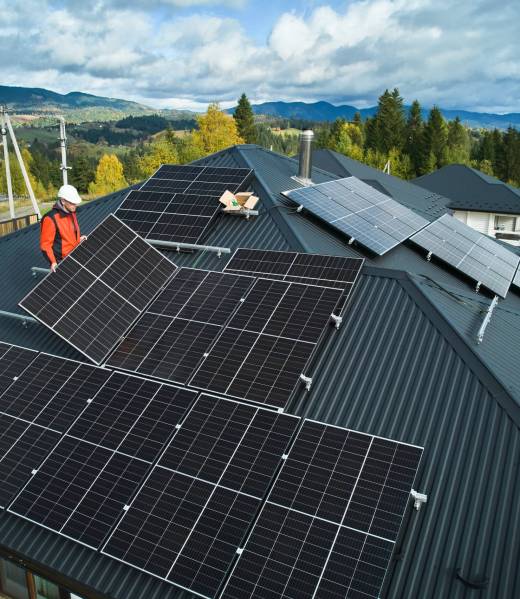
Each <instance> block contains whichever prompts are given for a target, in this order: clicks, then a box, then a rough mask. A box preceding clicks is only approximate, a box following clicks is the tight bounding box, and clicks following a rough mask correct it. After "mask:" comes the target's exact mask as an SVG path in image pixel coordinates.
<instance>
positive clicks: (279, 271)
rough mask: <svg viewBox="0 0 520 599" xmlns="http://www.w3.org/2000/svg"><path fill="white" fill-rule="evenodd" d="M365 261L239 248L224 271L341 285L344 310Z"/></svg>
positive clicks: (290, 280) (341, 305)
mask: <svg viewBox="0 0 520 599" xmlns="http://www.w3.org/2000/svg"><path fill="white" fill-rule="evenodd" d="M364 261H365V260H364V258H346V257H344V256H323V255H320V254H300V253H298V252H278V251H274V250H255V249H249V248H238V249H237V250H236V252H235V253H234V254H233V256H232V257H231V258H230V259H229V261H228V263H227V264H226V266H225V268H224V272H233V273H236V274H243V275H253V276H256V277H267V278H270V279H276V280H280V281H289V282H296V283H304V284H306V285H320V286H323V287H337V288H338V289H343V299H342V301H341V302H340V304H339V306H338V308H339V309H340V310H341V309H342V308H343V307H344V306H345V304H346V302H347V300H348V298H349V295H350V292H351V291H352V288H353V287H354V284H355V283H356V280H357V278H358V276H359V273H360V271H361V267H362V266H363V263H364Z"/></svg>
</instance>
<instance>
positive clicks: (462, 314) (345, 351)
mask: <svg viewBox="0 0 520 599" xmlns="http://www.w3.org/2000/svg"><path fill="white" fill-rule="evenodd" d="M210 160H211V161H213V162H214V163H222V162H221V161H230V162H229V163H228V164H229V165H232V164H233V165H240V166H244V164H247V165H251V166H252V167H253V168H255V171H256V174H257V181H256V183H255V190H256V191H257V192H258V193H259V194H260V195H261V196H262V214H261V216H260V217H259V218H258V219H256V220H251V221H250V222H247V221H245V220H242V219H240V218H234V217H224V218H223V219H222V220H221V222H220V223H219V224H218V225H217V227H216V228H215V230H214V231H213V233H212V237H211V241H210V240H208V244H212V245H221V246H230V247H232V248H234V247H237V246H249V247H253V246H258V247H272V248H274V249H286V248H293V249H304V250H306V251H318V252H325V253H334V254H338V255H345V254H347V253H352V254H356V249H355V248H354V247H352V246H348V245H347V244H345V243H344V242H343V241H341V240H340V239H338V238H337V237H335V236H334V235H333V234H332V233H331V232H329V231H327V230H326V229H324V228H323V227H322V226H320V225H319V224H318V223H317V222H314V221H313V220H311V219H309V218H308V217H306V216H303V215H301V214H294V212H293V210H292V209H291V208H289V207H288V206H287V205H284V203H283V202H282V200H281V199H280V198H279V197H278V196H277V193H278V191H280V190H282V189H284V188H285V189H286V188H287V187H286V185H287V184H288V183H290V182H292V183H294V181H293V180H292V179H291V176H292V174H293V173H295V169H296V167H295V163H294V161H291V160H288V159H281V158H280V157H279V156H277V155H274V154H272V153H269V152H266V151H265V150H260V149H258V148H254V147H251V146H245V147H239V148H233V149H231V150H229V151H228V152H223V153H220V154H219V155H216V156H214V157H212V158H210ZM326 176H327V175H326V173H323V172H319V173H318V172H316V173H313V178H314V179H315V180H317V178H318V177H326ZM120 200H121V197H117V196H116V197H113V198H111V199H108V200H106V201H100V202H97V203H96V202H93V203H92V204H90V205H89V206H88V207H85V208H84V209H83V212H82V213H81V214H80V220H81V223H82V226H83V227H84V228H87V229H88V228H89V227H92V226H93V225H94V224H95V223H96V222H98V221H99V220H102V218H104V216H105V215H106V214H107V213H108V212H109V211H111V210H113V209H114V208H113V207H114V206H116V205H117V203H118V202H119V201H120ZM22 233H23V235H22ZM9 237H10V239H9V240H8V241H7V242H6V241H5V240H0V264H2V266H4V264H5V267H4V272H7V271H6V270H5V268H9V269H16V268H18V269H19V270H20V273H13V285H12V286H11V277H9V279H8V280H9V285H7V286H6V288H5V291H6V293H5V294H2V296H1V298H0V309H1V308H3V307H4V305H5V306H13V305H14V306H16V302H17V301H18V299H19V298H20V296H21V294H23V293H25V292H26V291H27V290H28V289H30V288H31V287H32V285H33V284H34V281H33V279H32V278H31V275H30V272H28V271H29V268H30V266H32V265H33V263H34V260H33V258H34V256H35V255H36V254H35V251H34V248H33V245H34V244H35V243H36V240H37V229H33V230H32V232H31V231H30V230H26V231H25V232H20V233H15V234H13V235H12V236H9ZM173 255H174V259H176V261H178V262H180V263H182V264H191V265H196V266H201V267H204V268H217V269H219V268H221V267H222V265H223V263H224V260H222V259H220V260H219V259H218V258H217V257H216V256H215V254H203V253H195V254H181V255H179V256H176V255H175V254H173ZM373 263H375V264H376V265H377V267H379V266H383V267H386V268H374V267H370V266H368V267H365V268H364V270H363V274H362V276H361V278H360V280H359V284H358V285H357V287H356V289H355V291H354V293H353V296H352V299H351V302H350V305H349V309H348V311H347V313H346V315H345V320H344V323H343V325H342V327H341V328H340V330H339V331H335V330H332V331H331V333H330V335H329V337H328V339H327V341H326V344H325V345H324V348H323V351H321V352H320V354H319V356H318V357H317V358H316V361H315V363H314V364H313V365H312V368H311V372H310V373H309V374H311V375H312V376H313V378H314V383H313V387H312V389H311V391H310V392H309V393H303V392H302V394H301V395H300V396H299V397H297V398H296V399H295V400H294V402H293V406H292V409H291V411H292V412H294V413H296V414H299V415H302V416H308V417H312V418H315V419H320V420H324V421H326V422H329V423H332V424H338V425H345V426H348V427H352V428H356V429H359V430H363V431H366V432H369V433H374V434H379V435H382V436H388V437H393V438H397V439H400V440H403V441H408V442H411V443H416V444H420V445H424V446H425V453H424V457H423V461H422V465H421V469H420V472H419V478H418V481H417V485H416V487H417V489H418V490H419V491H422V492H426V493H427V494H428V503H427V504H426V505H425V506H423V508H422V509H421V511H420V512H418V513H417V512H414V511H413V512H412V511H410V513H409V514H408V516H407V519H406V522H405V524H404V526H403V531H402V536H401V540H400V544H399V545H400V546H399V549H398V552H397V556H396V559H395V561H394V563H393V564H392V567H391V568H390V571H389V575H388V578H387V584H386V586H387V588H386V590H385V592H384V593H383V596H384V597H389V598H392V599H394V598H395V599H402V598H415V597H421V598H431V599H433V598H450V599H451V598H455V599H466V598H468V599H470V598H471V597H474V596H477V591H475V590H472V589H471V588H470V587H469V586H467V585H465V584H464V583H463V582H461V581H460V580H459V579H458V578H457V576H456V571H457V570H458V569H460V570H461V574H462V576H463V577H466V578H467V579H469V580H470V581H474V582H475V581H479V580H482V579H483V578H488V579H489V582H488V584H487V587H486V588H485V589H482V590H480V591H479V592H478V596H479V597H483V598H489V599H491V598H493V599H496V598H498V599H501V598H507V599H509V598H511V599H512V598H514V597H515V598H516V597H518V596H520V572H519V568H518V564H519V562H520V510H519V508H518V500H517V498H518V496H519V494H520V469H519V467H518V465H519V461H520V431H519V425H520V413H519V410H520V408H519V406H518V404H516V403H515V402H514V401H513V398H512V392H511V389H508V387H510V386H515V385H516V384H517V383H516V381H517V380H518V379H517V378H514V376H517V375H516V373H513V372H511V371H512V370H514V365H515V358H514V356H515V355H518V349H520V347H519V346H520V337H519V336H518V335H517V334H516V330H518V329H517V328H516V327H517V325H518V323H519V322H520V309H519V306H520V298H519V297H518V296H515V295H513V294H511V293H510V294H509V296H508V298H507V299H506V300H505V301H504V302H500V304H499V310H498V311H497V313H496V315H494V317H493V318H495V316H496V319H495V320H493V319H492V321H491V323H490V327H489V328H488V331H487V332H486V337H485V340H484V343H483V344H482V346H479V348H477V349H475V348H474V347H473V346H472V345H471V343H470V337H471V336H472V335H473V327H474V324H476V323H474V320H473V319H474V314H473V312H471V314H469V313H468V312H467V310H468V309H469V307H468V306H469V298H471V297H474V298H477V300H478V301H477V303H478V302H482V303H483V304H484V303H485V302H486V300H485V299H483V298H482V297H481V296H474V295H473V296H472V294H471V292H470V291H469V287H468V286H467V285H466V283H465V282H463V281H460V280H459V279H458V278H457V277H456V276H455V275H454V274H453V273H450V272H447V271H445V270H444V269H443V268H441V266H439V265H435V264H431V263H429V262H427V261H426V260H424V259H423V257H422V256H421V255H420V254H419V253H418V252H416V251H415V250H412V249H410V248H408V247H406V246H402V247H400V248H398V249H397V250H395V251H392V252H390V253H389V256H388V257H386V258H385V259H384V260H380V259H376V260H375V261H373ZM403 270H409V271H410V272H413V273H418V275H424V276H426V277H430V278H431V279H434V280H435V284H434V283H431V281H429V280H428V279H425V278H423V277H421V276H418V275H416V276H414V277H410V276H409V275H407V274H406V273H405V272H403ZM26 271H27V272H26ZM439 284H440V285H441V286H442V287H443V288H444V291H443V290H440V289H439V287H438V285H439ZM446 293H448V294H449V293H455V294H459V295H462V294H466V296H468V298H467V299H468V306H462V307H459V306H458V302H456V303H457V306H455V307H453V306H452V305H451V299H449V298H447V297H446ZM478 298H480V299H478ZM473 307H474V306H473V304H471V309H473ZM4 309H5V308H4ZM495 326H496V327H497V328H496V329H494V328H493V327H495ZM0 327H1V332H2V334H1V337H2V338H3V337H4V332H7V336H8V337H9V339H7V340H11V341H13V342H17V343H19V344H22V345H23V344H25V345H30V346H32V347H38V348H39V349H42V350H46V351H53V350H51V349H50V347H51V346H52V347H55V346H54V344H56V346H59V347H56V348H55V349H54V351H53V353H58V354H60V355H69V353H70V352H71V351H72V350H69V349H68V348H67V347H66V346H65V344H64V343H62V342H61V341H59V340H56V339H54V337H53V335H52V334H51V333H49V332H47V331H46V330H45V329H44V327H40V326H39V325H28V326H27V327H26V328H24V327H22V326H21V325H20V324H19V323H18V322H15V321H11V320H9V321H8V320H5V319H2V320H0ZM14 340H16V341H14ZM25 341H30V342H31V343H25ZM501 346H502V347H501ZM505 353H507V354H509V355H510V356H511V359H510V360H509V362H507V361H506V360H505ZM500 362H503V364H502V370H500V369H499V368H497V367H498V366H499V365H500V364H499V363H500ZM518 370H520V369H518ZM513 375H514V376H513ZM0 552H2V553H4V554H6V553H7V554H9V555H11V556H12V557H14V558H20V559H23V560H24V561H25V562H26V563H28V564H29V565H30V566H31V567H32V568H34V569H36V570H38V569H41V570H43V571H45V573H46V574H47V575H52V577H53V578H54V579H56V580H58V581H60V582H62V584H64V585H65V586H69V587H71V586H72V587H73V589H76V590H77V591H78V592H80V594H83V595H84V596H86V597H87V596H88V597H110V598H112V599H137V598H141V597H147V598H149V599H155V598H157V599H158V598H159V597H161V599H162V598H165V599H173V598H174V597H175V598H176V599H177V598H181V597H182V598H185V597H188V596H189V595H187V594H186V593H181V592H179V591H177V590H176V589H175V588H174V587H172V586H171V585H169V584H167V583H164V582H161V581H159V580H156V579H154V578H153V577H151V576H148V575H146V574H143V573H140V572H138V571H137V570H133V569H132V568H130V567H127V566H124V565H122V564H119V563H116V562H114V561H113V560H111V559H109V558H107V557H105V556H102V555H100V554H99V553H96V552H93V551H92V550H90V549H87V548H83V547H81V546H79V545H76V544H75V543H73V542H71V541H67V540H66V539H62V538H60V537H59V536H58V535H55V534H53V533H51V532H49V531H46V530H44V529H42V528H40V527H38V526H35V525H32V524H30V523H29V522H25V521H22V520H20V519H19V518H17V517H15V516H13V515H10V514H8V513H6V512H4V513H2V514H0Z"/></svg>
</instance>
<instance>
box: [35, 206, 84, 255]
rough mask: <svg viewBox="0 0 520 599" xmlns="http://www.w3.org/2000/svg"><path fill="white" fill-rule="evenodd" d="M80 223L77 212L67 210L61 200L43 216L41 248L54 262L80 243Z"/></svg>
mask: <svg viewBox="0 0 520 599" xmlns="http://www.w3.org/2000/svg"><path fill="white" fill-rule="evenodd" d="M79 238H80V233H79V224H78V219H77V217H76V214H75V213H73V212H66V211H65V210H64V209H63V206H62V205H61V204H60V202H56V204H54V206H53V208H52V210H51V211H50V212H47V214H46V215H45V216H44V217H43V218H42V221H41V228H40V249H41V251H42V252H43V255H44V256H45V258H47V260H48V261H49V262H50V263H51V264H53V263H54V262H59V261H60V260H63V258H65V256H67V254H70V252H72V250H73V249H74V248H75V247H76V246H77V245H78V244H79Z"/></svg>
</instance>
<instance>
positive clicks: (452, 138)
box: [447, 116, 471, 164]
mask: <svg viewBox="0 0 520 599" xmlns="http://www.w3.org/2000/svg"><path fill="white" fill-rule="evenodd" d="M470 150H471V141H470V138H469V134H468V131H467V129H466V128H465V127H464V125H463V124H462V123H461V122H460V118H459V117H458V116H457V117H456V118H455V119H454V120H453V121H450V122H449V123H448V139H447V162H448V163H449V164H454V163H455V164H469V160H470Z"/></svg>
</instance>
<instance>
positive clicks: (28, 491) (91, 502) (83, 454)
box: [9, 435, 149, 549]
mask: <svg viewBox="0 0 520 599" xmlns="http://www.w3.org/2000/svg"><path fill="white" fill-rule="evenodd" d="M148 469H149V464H148V463H146V462H143V461H141V460H138V459H133V458H131V457H128V456H125V455H122V454H120V453H116V452H112V451H110V450H108V449H105V448H104V447H98V446H95V445H92V444H91V443H87V442H85V441H81V440H79V439H74V438H72V437H69V436H68V435H65V436H64V437H63V438H62V439H61V441H60V442H59V443H58V445H57V446H56V447H55V448H54V450H53V451H52V452H51V453H50V454H49V456H48V457H47V459H46V460H45V462H44V463H43V464H42V465H41V467H40V468H39V469H38V471H37V472H36V474H35V475H34V476H33V477H32V478H31V480H30V481H29V482H28V483H27V485H26V486H25V487H24V489H23V491H22V492H21V493H20V494H19V495H18V497H17V498H16V499H15V500H14V502H13V503H12V504H11V506H10V507H9V511H10V512H12V513H14V514H17V515H18V516H22V517H23V518H26V519H28V520H31V521H32V522H35V523H36V524H39V525H41V526H44V527H46V528H49V529H51V530H53V531H56V532H59V533H60V534H62V535H64V536H67V537H70V538H71V539H73V540H74V541H76V542H79V543H82V544H85V545H88V546H89V547H92V548H94V549H96V548H98V547H99V546H100V544H101V543H102V542H103V539H104V538H105V536H106V535H107V534H108V532H109V531H110V529H111V527H112V526H113V524H115V522H116V521H117V519H118V518H119V517H120V515H121V513H122V509H123V507H124V506H125V505H126V503H128V501H129V500H130V498H131V496H132V494H133V493H134V492H135V491H136V490H137V488H138V486H139V484H140V483H141V481H142V480H143V479H144V476H145V475H146V473H147V471H148Z"/></svg>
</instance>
